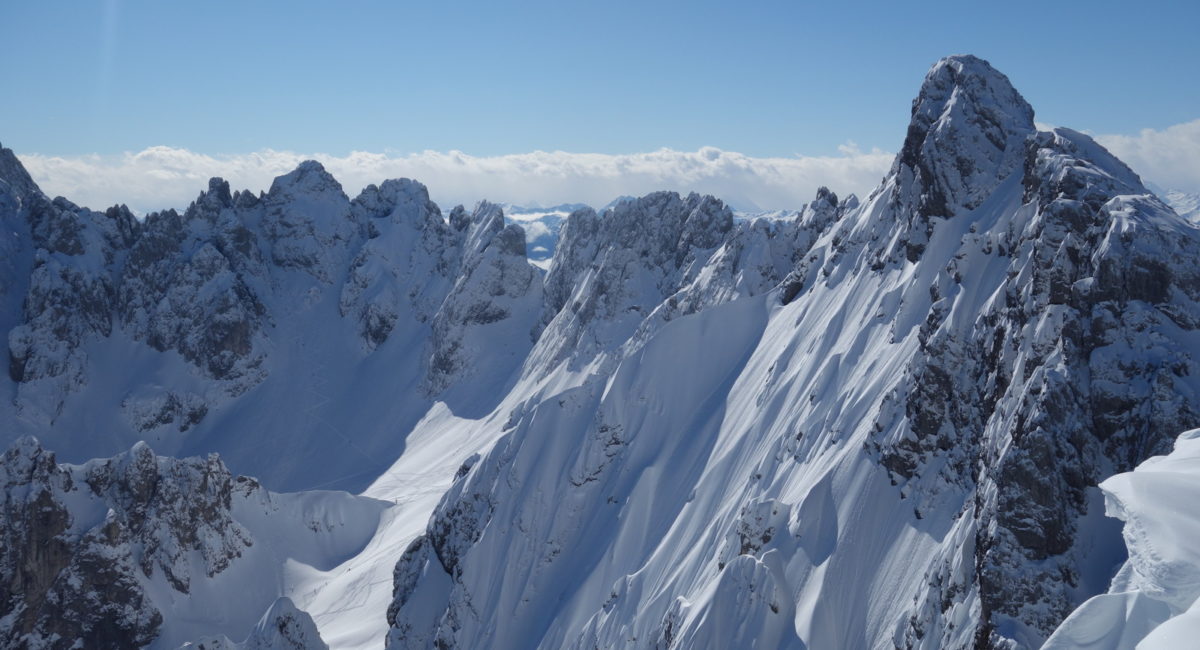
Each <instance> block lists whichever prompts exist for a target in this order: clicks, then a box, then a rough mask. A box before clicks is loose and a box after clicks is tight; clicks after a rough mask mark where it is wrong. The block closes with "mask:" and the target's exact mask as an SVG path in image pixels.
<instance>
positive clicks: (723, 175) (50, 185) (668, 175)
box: [18, 120, 1200, 213]
mask: <svg viewBox="0 0 1200 650" xmlns="http://www.w3.org/2000/svg"><path fill="white" fill-rule="evenodd" d="M1096 139H1097V140H1098V141H1099V142H1100V143H1101V144H1103V145H1104V146H1105V147H1107V148H1108V149H1110V150H1111V151H1112V152H1113V153H1114V154H1116V155H1117V157H1119V158H1121V159H1122V160H1124V161H1125V162H1126V163H1128V164H1129V165H1130V166H1131V167H1133V169H1134V171H1136V172H1138V173H1139V174H1141V175H1142V178H1143V179H1144V180H1148V181H1151V182H1153V183H1156V184H1157V185H1159V186H1161V187H1164V188H1172V189H1179V190H1183V191H1185V192H1200V120H1195V121H1192V122H1186V123H1184V124H1177V125H1175V126H1171V127H1168V128H1166V129H1162V130H1154V129H1145V130H1143V131H1141V132H1140V133H1138V134H1137V135H1099V136H1096ZM18 155H20V154H18ZM20 158H21V161H22V162H23V163H25V166H26V167H27V168H28V169H29V173H30V174H32V175H33V178H34V180H36V181H37V182H38V184H39V185H41V187H42V189H43V190H44V191H45V192H46V193H47V194H50V195H52V196H54V195H62V196H65V197H67V198H69V199H71V200H72V201H74V202H76V203H78V204H80V205H86V206H89V207H93V208H103V207H107V206H110V205H113V204H116V203H125V204H126V205H128V206H129V207H130V208H132V209H133V210H134V211H135V212H138V213H146V212H150V211H153V210H159V209H164V208H172V207H173V208H184V207H186V206H187V205H188V204H189V203H190V202H191V201H192V199H194V198H195V197H196V195H197V194H198V193H199V192H200V190H201V189H203V188H204V187H206V186H207V182H208V179H209V178H210V177H212V176H221V177H223V178H225V179H226V180H228V181H229V182H230V184H231V185H233V186H234V187H235V188H242V189H250V190H253V191H260V190H265V189H267V188H268V187H270V185H271V181H272V179H274V178H275V177H276V176H278V175H280V174H284V173H287V172H288V171H290V170H292V169H294V168H295V167H296V165H298V164H299V163H300V162H301V161H303V160H307V159H310V158H314V159H316V160H319V161H321V162H322V163H323V164H324V165H325V167H326V168H327V169H329V171H330V172H331V173H332V174H333V175H334V176H335V177H337V179H338V180H339V181H341V183H342V185H343V186H344V187H345V189H346V193H347V194H349V195H350V196H354V195H356V194H357V193H358V192H359V190H361V189H362V188H363V187H365V186H367V185H368V184H371V183H380V182H382V181H383V180H385V179H388V178H401V177H404V178H415V179H417V180H419V181H421V182H423V183H425V185H426V186H428V187H429V191H430V194H431V195H432V196H433V199H434V200H435V201H437V202H438V203H439V204H441V205H443V206H444V207H447V208H448V207H450V206H452V205H454V204H456V203H463V204H465V205H468V206H469V205H471V204H473V203H474V202H475V201H478V200H480V199H488V200H491V201H496V202H501V203H513V204H516V205H527V206H539V205H540V206H551V205H556V204H560V203H588V204H590V205H594V206H602V205H604V204H606V203H608V202H609V201H611V200H612V199H614V198H616V197H617V196H621V195H641V194H645V193H648V192H652V191H655V190H664V189H665V190H677V191H680V192H691V191H695V192H702V193H708V194H713V195H716V196H718V197H720V198H722V199H724V200H725V201H727V202H728V203H730V204H731V205H733V206H734V207H735V208H739V209H743V210H755V209H763V210H771V209H795V208H799V207H800V206H802V205H803V204H804V203H806V202H808V201H809V200H811V199H812V197H813V195H814V194H815V193H816V190H817V188H818V187H820V186H822V185H825V186H827V187H829V188H830V189H832V190H834V191H835V192H837V193H839V194H843V195H844V194H848V193H851V192H853V193H857V194H859V195H860V196H862V195H865V194H866V193H868V192H870V191H871V190H872V189H873V188H874V187H875V186H876V185H877V184H878V183H879V180H880V178H881V177H882V176H883V175H884V173H886V172H887V169H888V166H889V165H890V164H891V160H892V154H891V153H888V152H884V151H880V150H878V149H873V150H871V151H866V152H864V151H861V150H859V149H858V147H856V146H854V145H853V144H850V145H847V146H844V147H842V148H841V153H840V155H837V156H796V157H793V158H754V157H751V156H747V155H744V154H740V153H734V152H729V151H722V150H720V149H715V148H712V147H704V148H701V149H700V150H699V151H674V150H671V149H660V150H658V151H654V152H650V153H635V154H622V155H610V154H589V153H566V152H562V151H554V152H545V151H535V152H533V153H525V154H512V155H506V156H491V157H478V156H471V155H468V154H465V153H461V152H458V151H451V152H437V151H425V152H422V153H414V154H406V155H400V154H388V153H368V152H359V151H356V152H353V153H350V154H349V155H346V156H330V155H324V154H301V153H294V152H289V151H271V150H265V151H259V152H255V153H248V154H234V155H217V156H212V155H206V154H201V153H196V152H193V151H189V150H187V149H177V148H172V147H151V148H149V149H146V150H144V151H140V152H138V153H126V154H121V155H114V156H97V155H90V156H70V157H56V156H43V155H39V154H25V155H20Z"/></svg>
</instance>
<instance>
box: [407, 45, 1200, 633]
mask: <svg viewBox="0 0 1200 650" xmlns="http://www.w3.org/2000/svg"><path fill="white" fill-rule="evenodd" d="M824 199H825V200H824V201H822V198H821V197H819V198H818V201H817V202H814V205H813V206H812V207H810V208H809V209H807V210H806V211H805V213H804V214H802V215H801V217H800V218H799V219H798V220H797V222H795V223H792V224H788V227H787V228H786V229H784V230H782V231H779V232H776V231H772V230H770V224H769V223H768V222H763V223H757V222H756V223H752V224H749V225H747V226H745V227H735V225H734V224H733V222H732V219H731V217H730V215H729V213H728V211H727V210H725V209H724V208H723V207H722V206H717V205H715V204H713V203H710V202H708V201H707V200H706V199H701V198H699V197H687V198H683V197H674V196H671V195H651V196H648V197H644V198H643V199H639V200H637V201H634V202H626V203H623V204H622V205H620V206H617V207H616V208H615V209H614V210H613V211H612V212H611V213H608V214H606V215H603V216H602V215H597V214H595V213H594V212H591V211H590V210H581V211H579V212H577V213H575V214H572V215H571V217H570V218H569V219H568V221H567V223H566V224H565V225H564V227H563V231H562V235H561V241H560V243H559V248H558V250H557V253H556V256H555V259H554V261H553V264H552V266H551V269H550V272H549V274H548V276H547V280H546V290H545V294H546V301H545V305H546V307H545V311H544V315H543V319H542V322H543V323H545V325H544V328H545V329H544V330H543V331H542V332H541V337H540V339H539V340H538V343H537V344H536V346H535V348H534V351H533V353H532V355H531V363H530V364H527V365H526V376H527V377H529V376H531V374H536V373H533V372H532V370H531V369H538V372H540V373H543V374H544V375H545V376H557V377H559V379H558V383H556V384H553V385H554V386H556V387H558V388H559V389H561V390H557V391H555V390H550V389H549V388H546V387H547V386H549V384H546V383H543V384H540V385H541V386H543V389H544V391H545V392H543V393H542V395H544V397H543V398H541V399H540V400H535V401H532V402H531V403H525V404H524V405H523V406H522V408H520V409H517V410H514V411H513V412H512V414H511V416H510V418H509V420H508V424H507V425H506V429H508V432H507V433H505V435H504V436H503V437H501V438H500V439H499V440H498V441H497V442H496V443H495V445H494V446H493V447H492V448H491V449H490V451H488V452H487V453H485V454H483V455H482V456H481V457H480V458H479V459H478V460H477V461H475V462H473V463H471V464H470V465H468V466H464V470H463V471H462V472H460V476H459V477H458V478H457V479H456V480H455V482H454V484H453V486H452V487H451V488H450V490H449V492H447V493H446V495H445V496H444V497H443V499H442V501H441V503H440V504H439V505H438V507H437V510H436V511H435V513H434V515H433V517H432V519H431V520H430V522H429V525H428V527H427V529H426V531H425V533H424V535H422V536H420V537H418V538H417V539H416V540H415V541H413V542H412V543H411V544H410V546H409V547H408V550H407V551H406V552H405V553H404V555H403V556H402V558H401V560H400V562H399V563H398V564H397V566H396V572H395V589H396V597H395V600H394V602H393V604H392V607H391V609H390V610H389V613H388V617H389V624H390V625H391V631H390V633H389V636H388V644H389V647H391V648H426V647H442V648H446V647H544V648H558V647H574V648H615V647H656V648H667V647H689V648H695V647H713V648H727V647H745V648H751V647H771V648H778V647H794V648H804V647H816V648H839V647H841V648H858V647H904V648H968V647H973V648H979V647H995V648H1034V647H1038V646H1039V645H1040V644H1041V643H1042V642H1043V641H1044V640H1045V639H1046V637H1047V636H1049V634H1050V633H1051V632H1052V631H1053V630H1054V629H1055V627H1056V626H1057V625H1058V624H1059V622H1060V621H1062V620H1063V618H1065V617H1066V616H1067V615H1068V614H1069V613H1070V612H1071V611H1072V610H1073V609H1074V608H1075V607H1076V606H1077V605H1078V604H1079V603H1080V602H1082V601H1083V600H1085V599H1086V598H1087V597H1089V596H1091V595H1094V594H1096V593H1099V592H1101V591H1103V590H1104V589H1105V588H1106V587H1107V584H1108V581H1109V579H1110V578H1111V577H1112V568H1113V567H1114V566H1115V565H1116V564H1118V563H1119V562H1120V561H1121V560H1122V551H1121V549H1120V537H1119V531H1118V529H1117V527H1116V526H1114V525H1111V524H1109V523H1107V522H1106V521H1105V520H1104V518H1103V513H1102V511H1101V507H1100V498H1099V492H1098V490H1097V489H1096V488H1095V487H1094V486H1095V485H1096V484H1097V483H1098V482H1099V481H1100V480H1103V479H1104V478H1106V477H1107V476H1110V475H1111V474H1112V473H1114V472H1117V471H1123V470H1128V469H1131V468H1132V467H1134V466H1135V465H1136V464H1137V463H1138V462H1140V461H1141V460H1143V459H1145V458H1147V457H1149V456H1150V455H1152V454H1155V453H1160V452H1162V451H1164V450H1165V449H1166V448H1167V447H1168V446H1169V444H1170V440H1171V439H1172V436H1173V435H1175V434H1176V433H1178V432H1179V431H1182V430H1185V429H1189V428H1192V427H1195V426H1197V425H1200V415H1198V413H1200V411H1198V405H1197V403H1196V400H1197V397H1196V395H1200V393H1198V392H1197V391H1198V389H1200V386H1198V385H1197V380H1196V379H1195V378H1196V377H1197V372H1196V371H1197V370H1198V369H1197V368H1195V367H1194V366H1195V360H1194V355H1195V350H1196V346H1195V342H1194V334H1193V332H1194V330H1195V329H1196V328H1197V326H1198V325H1200V310H1198V304H1197V299H1200V275H1198V272H1197V269H1196V267H1195V265H1194V260H1195V259H1197V256H1200V232H1198V231H1197V230H1196V229H1195V228H1194V227H1192V226H1191V225H1190V224H1188V223H1186V222H1185V221H1184V220H1182V219H1181V218H1179V216H1178V215H1176V214H1175V213H1173V212H1172V211H1171V210H1170V208H1168V207H1167V206H1165V205H1164V204H1163V203H1162V202H1161V201H1160V200H1158V199H1157V198H1155V197H1154V196H1153V195H1151V194H1150V193H1149V192H1148V191H1147V190H1146V189H1145V188H1144V187H1143V186H1142V184H1141V182H1140V180H1139V179H1138V178H1137V176H1136V175H1135V174H1134V173H1133V172H1131V171H1130V170H1129V169H1128V168H1127V167H1125V166H1124V165H1123V164H1121V163H1120V162H1119V161H1117V160H1116V159H1115V158H1113V157H1112V156H1111V155H1110V154H1108V152H1106V151H1105V150H1104V149H1103V148H1101V147H1100V146H1099V145H1097V144H1096V143H1095V142H1093V141H1092V140H1091V139H1090V138H1088V137H1087V136H1084V135H1082V134H1079V133H1077V132H1073V131H1070V130H1067V129H1057V130H1055V131H1053V132H1038V131H1037V130H1036V128H1035V127H1034V124H1033V111H1032V109H1031V108H1030V107H1029V105H1028V104H1027V103H1026V102H1025V100H1024V99H1023V98H1021V96H1020V94H1019V93H1017V92H1016V91H1015V90H1014V89H1013V88H1012V86H1011V85H1010V84H1009V82H1008V80H1007V79H1006V78H1005V77H1004V76H1003V75H1001V74H1000V73H998V72H996V71H995V70H994V69H992V68H991V67H990V66H989V65H988V64H987V63H986V62H984V61H982V60H979V59H977V58H974V57H970V56H958V57H950V58H948V59H945V60H943V61H941V62H939V63H938V64H937V65H935V66H934V68H933V69H932V70H931V71H930V73H929V75H928V77H927V78H926V82H925V84H924V86H923V87H922V89H921V92H920V93H919V95H918V98H917V100H916V101H915V102H914V107H913V122H912V124H911V125H910V128H909V131H908V135H907V137H906V140H905V146H904V147H903V149H902V151H901V153H900V155H898V156H897V159H896V162H895V164H894V166H893V168H892V171H891V173H889V175H888V176H887V177H886V178H885V179H884V182H883V184H882V185H881V186H880V188H879V189H877V190H876V191H875V192H874V193H873V194H872V195H871V197H869V198H868V200H867V201H866V202H864V203H863V204H861V205H858V204H857V202H854V203H852V204H850V205H848V206H846V207H842V206H841V205H839V204H838V202H837V201H836V199H834V198H833V197H831V196H825V197H824ZM847 203H849V202H847ZM691 224H705V226H704V227H703V228H702V229H701V232H702V233H703V235H702V236H692V235H690V234H689V232H690V231H689V226H690V225H691ZM805 224H809V227H805ZM606 227H610V228H611V229H607V230H606ZM760 229H761V230H760ZM757 233H763V234H764V235H766V234H774V237H763V238H762V239H761V240H759V239H757V238H758V237H759V235H758V234H757ZM781 234H784V235H785V237H786V238H789V239H790V240H791V243H790V244H788V245H783V243H782V241H781V240H780V235H781ZM764 242H765V243H766V244H767V245H766V246H765V247H763V246H761V245H759V244H761V243H764ZM772 245H777V246H778V247H777V248H773V247H772ZM750 250H758V251H760V252H758V253H754V254H752V255H748V256H747V257H743V256H742V255H741V254H738V253H736V251H741V252H742V253H745V252H746V251H750ZM748 261H752V263H748ZM760 271H762V272H761V273H760ZM785 274H786V277H784V276H785ZM781 280H782V282H780V281H781ZM776 284H779V288H778V289H777V290H773V289H772V288H773V287H775V286H776ZM554 368H557V369H558V370H552V369H554ZM563 370H566V371H568V373H569V376H571V377H576V379H574V380H567V379H564V378H563V377H564V376H563V375H562V374H561V373H562V371H563ZM556 373H558V374H556ZM570 373H574V374H570Z"/></svg>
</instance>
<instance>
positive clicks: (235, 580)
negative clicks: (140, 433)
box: [0, 438, 386, 649]
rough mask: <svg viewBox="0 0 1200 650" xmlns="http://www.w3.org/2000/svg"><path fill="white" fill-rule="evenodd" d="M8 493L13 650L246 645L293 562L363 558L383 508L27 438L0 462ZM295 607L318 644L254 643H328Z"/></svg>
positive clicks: (1, 603)
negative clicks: (234, 641) (58, 448)
mask: <svg viewBox="0 0 1200 650" xmlns="http://www.w3.org/2000/svg"><path fill="white" fill-rule="evenodd" d="M0 487H2V488H3V490H4V509H3V511H2V512H0V535H2V538H3V540H4V544H3V545H0V609H2V610H3V611H4V612H5V616H4V617H3V618H0V645H3V646H4V647H6V648H68V647H78V644H79V643H82V644H83V645H84V646H86V647H97V648H101V647H112V648H118V647H120V648H135V647H144V646H153V647H162V648H174V647H176V646H178V645H179V644H180V643H181V642H183V641H185V640H187V639H188V638H189V637H195V636H200V635H201V634H212V633H214V632H221V633H225V634H229V635H231V636H234V637H236V638H245V637H246V636H247V633H249V632H250V631H251V627H252V626H253V625H254V622H255V620H256V619H257V612H262V611H265V610H266V609H267V606H268V605H270V604H271V603H272V602H273V601H274V600H275V597H276V595H277V594H276V593H275V590H276V584H277V583H278V582H279V581H280V578H281V576H282V574H283V572H284V568H285V563H286V562H300V563H304V564H308V565H313V566H320V567H328V566H331V565H333V564H336V563H338V562H340V561H341V560H342V559H344V558H345V557H348V556H351V555H353V554H355V553H357V552H358V551H359V550H360V549H361V548H362V546H363V545H364V544H365V543H366V542H367V540H368V539H369V538H370V535H371V533H372V532H373V531H374V530H375V527H376V525H377V523H378V521H379V517H380V513H381V512H382V510H383V509H384V508H385V507H386V504H385V503H383V502H379V501H375V500H372V499H366V498H362V497H353V496H351V495H349V494H345V493H335V492H328V493H303V494H275V493H271V492H268V491H267V490H265V489H263V488H262V487H261V486H260V485H259V484H258V483H257V482H256V481H254V480H253V479H249V478H245V477H240V476H239V477H234V476H233V475H231V474H230V473H229V471H228V470H227V469H226V468H225V466H224V464H223V463H222V462H221V461H220V460H219V459H218V458H217V457H216V456H215V455H214V456H209V457H208V458H186V459H179V460H177V459H173V458H167V457H162V456H156V455H155V454H154V452H152V451H151V450H150V448H149V447H148V446H146V445H145V444H144V443H139V444H138V445H136V446H134V447H133V449H131V450H129V451H128V452H125V453H123V454H120V455H118V456H115V457H113V458H110V459H104V460H95V461H90V462H88V463H86V464H83V465H65V464H59V463H57V462H56V460H55V457H54V454H53V453H52V452H49V451H47V450H45V449H43V448H42V447H41V445H40V444H38V442H37V441H36V440H34V439H32V438H22V439H21V440H18V441H17V442H16V443H15V444H14V445H13V446H12V447H10V448H9V449H8V450H7V451H6V452H5V454H4V456H3V458H2V459H0ZM288 606H290V602H289V603H288ZM278 608H279V606H278V605H277V606H276V607H274V608H272V614H271V615H270V620H274V619H277V618H279V616H280V612H278V611H276V610H277V609H278ZM291 611H292V614H291V615H290V616H291V618H293V619H304V620H300V621H298V622H297V623H295V625H298V626H299V627H300V628H301V632H303V634H302V635H301V636H302V637H305V636H306V637H307V638H310V639H312V640H313V641H314V645H311V646H287V645H286V644H284V645H281V644H280V643H278V642H276V641H272V640H270V639H268V638H266V637H264V636H263V635H264V634H267V633H271V634H273V633H274V632H273V631H272V630H266V631H265V632H264V631H262V630H256V631H255V632H254V634H253V635H251V639H252V640H253V639H256V638H260V637H261V639H260V640H259V641H255V642H254V643H251V642H249V641H248V642H247V645H246V646H245V647H246V648H263V649H266V648H286V647H323V644H320V639H319V637H315V636H314V634H315V628H314V627H313V625H312V622H311V619H307V615H302V616H300V615H298V614H297V613H296V612H295V610H294V608H293V609H292V610H291ZM250 617H253V618H250ZM264 620H268V619H264ZM305 620H306V621H307V622H304V621H305ZM272 625H273V626H274V624H272ZM260 627H262V626H261V625H260ZM275 627H277V631H278V633H279V634H285V635H286V634H288V632H287V630H285V629H284V627H283V626H281V625H280V626H275Z"/></svg>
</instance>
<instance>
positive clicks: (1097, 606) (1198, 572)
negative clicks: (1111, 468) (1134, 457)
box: [1043, 430, 1200, 650]
mask: <svg viewBox="0 0 1200 650" xmlns="http://www.w3.org/2000/svg"><path fill="white" fill-rule="evenodd" d="M1100 489H1102V490H1103V491H1104V499H1105V509H1106V510H1107V512H1108V515H1109V516H1111V517H1116V518H1118V519H1120V520H1121V521H1122V522H1124V537H1125V544H1126V546H1127V547H1128V549H1129V559H1128V560H1127V561H1126V562H1125V563H1124V564H1123V565H1122V566H1121V569H1120V570H1119V571H1118V572H1117V575H1116V576H1115V577H1114V578H1113V581H1112V584H1111V586H1110V587H1109V589H1108V593H1105V594H1101V595H1099V596H1096V597H1094V598H1092V599H1090V600H1088V601H1087V602H1085V603H1084V604H1083V605H1082V606H1080V607H1079V609H1077V610H1075V612H1074V613H1072V614H1071V616H1070V617H1069V618H1067V620H1066V621H1064V622H1063V624H1062V626H1060V627H1059V628H1058V630H1057V631H1055V633H1054V635H1053V636H1051V637H1050V640H1049V641H1047V642H1046V645H1045V646H1043V647H1044V648H1045V649H1046V650H1064V649H1066V648H1094V649H1095V650H1133V648H1135V647H1136V648H1141V649H1142V650H1158V649H1160V648H1161V649H1164V650H1165V649H1168V648H1186V647H1189V646H1191V645H1194V644H1195V641H1196V638H1197V634H1200V609H1198V608H1197V605H1196V603H1197V597H1200V549H1197V547H1196V543H1195V540H1196V539H1197V538H1198V537H1200V512H1198V511H1197V510H1196V508H1195V504H1196V503H1197V502H1198V501H1197V500H1200V430H1192V431H1188V432H1185V433H1184V434H1183V435H1181V436H1179V439H1178V440H1177V441H1176V442H1175V449H1174V450H1173V451H1172V452H1171V453H1170V454H1168V455H1166V456H1156V457H1153V458H1150V459H1148V460H1146V461H1145V462H1143V463H1142V464H1141V465H1138V467H1137V469H1135V470H1134V471H1132V472H1126V473H1123V474H1117V475H1116V476H1113V477H1111V478H1109V479H1107V480H1105V481H1104V482H1103V483H1101V484H1100Z"/></svg>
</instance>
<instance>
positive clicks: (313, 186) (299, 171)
mask: <svg viewBox="0 0 1200 650" xmlns="http://www.w3.org/2000/svg"><path fill="white" fill-rule="evenodd" d="M284 190H291V191H293V192H300V191H304V192H309V193H324V192H332V191H336V192H338V193H341V194H342V196H343V197H344V196H345V193H344V192H342V184H341V183H339V182H338V181H337V179H336V178H334V177H333V174H330V173H329V172H328V171H326V170H325V166H324V165H322V164H321V163H319V162H317V161H315V160H305V161H304V162H302V163H300V164H299V165H297V166H296V168H295V169H293V170H292V171H290V172H288V173H286V174H284V175H283V176H277V177H276V178H275V180H274V181H272V182H271V189H270V190H268V192H267V193H268V194H277V193H279V192H281V191H284ZM347 200H349V199H347Z"/></svg>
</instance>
